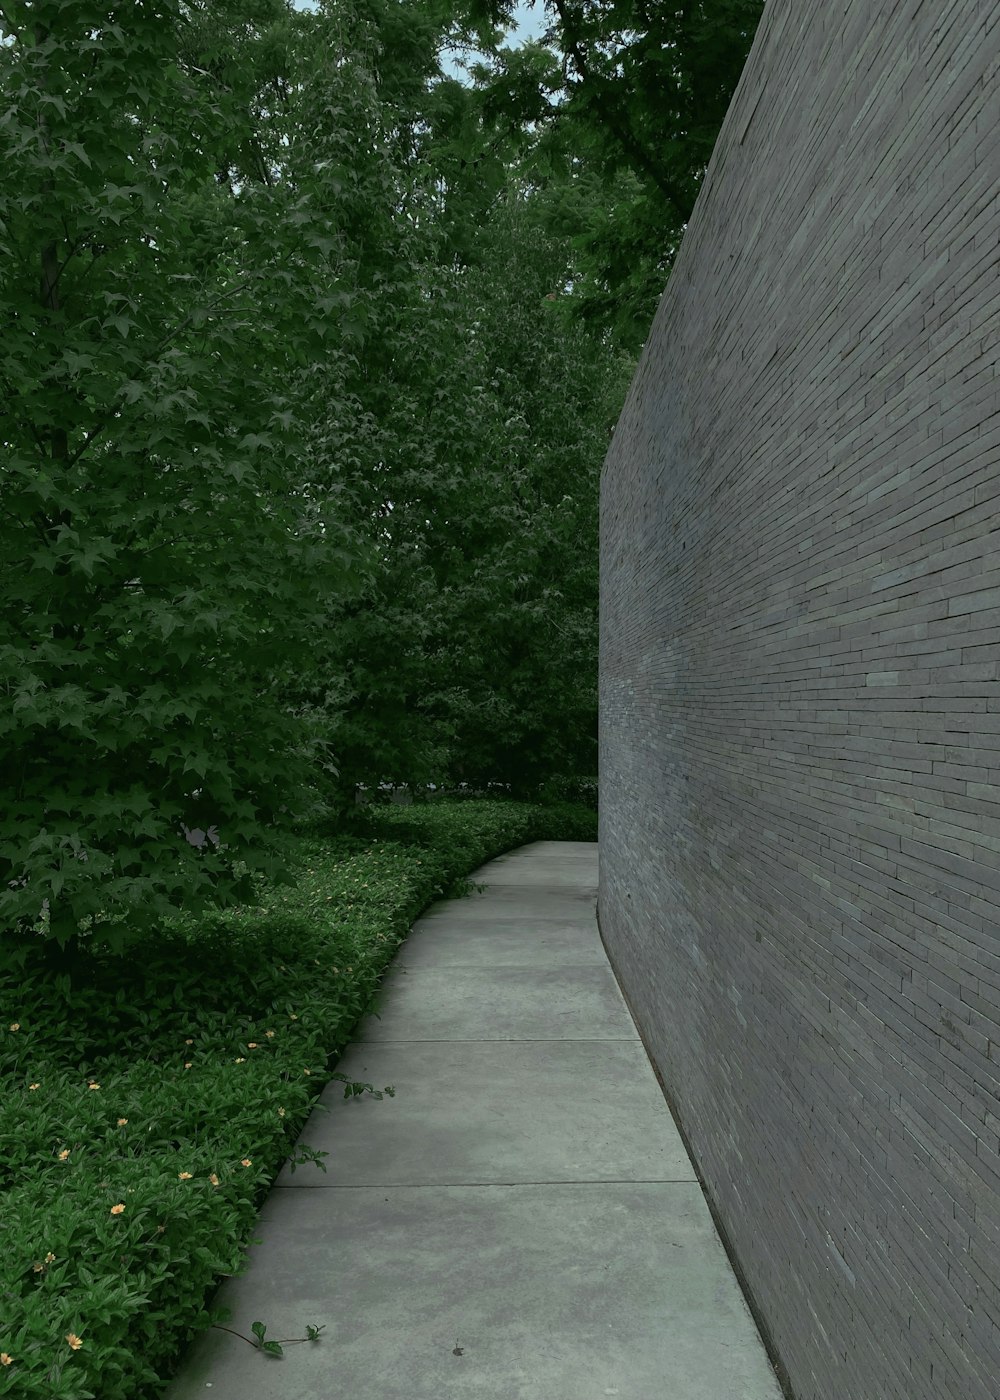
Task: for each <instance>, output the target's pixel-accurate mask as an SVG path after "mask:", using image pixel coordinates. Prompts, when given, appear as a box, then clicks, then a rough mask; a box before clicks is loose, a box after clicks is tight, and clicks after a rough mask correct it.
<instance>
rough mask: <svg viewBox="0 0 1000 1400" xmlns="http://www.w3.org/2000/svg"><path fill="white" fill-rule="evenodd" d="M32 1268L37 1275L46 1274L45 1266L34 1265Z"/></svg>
mask: <svg viewBox="0 0 1000 1400" xmlns="http://www.w3.org/2000/svg"><path fill="white" fill-rule="evenodd" d="M31 1267H32V1268H33V1269H34V1271H35V1273H36V1274H43V1273H44V1272H45V1265H44V1264H32V1266H31Z"/></svg>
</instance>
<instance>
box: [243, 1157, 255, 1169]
mask: <svg viewBox="0 0 1000 1400" xmlns="http://www.w3.org/2000/svg"><path fill="white" fill-rule="evenodd" d="M240 1166H241V1167H252V1166H253V1158H252V1157H244V1158H243V1160H242V1162H240Z"/></svg>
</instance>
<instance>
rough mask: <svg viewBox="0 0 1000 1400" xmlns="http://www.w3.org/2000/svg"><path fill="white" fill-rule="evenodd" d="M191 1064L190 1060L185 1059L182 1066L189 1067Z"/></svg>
mask: <svg viewBox="0 0 1000 1400" xmlns="http://www.w3.org/2000/svg"><path fill="white" fill-rule="evenodd" d="M191 1064H192V1062H191V1061H190V1060H187V1061H186V1062H185V1064H184V1068H185V1069H190V1068H191Z"/></svg>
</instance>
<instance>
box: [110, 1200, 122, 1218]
mask: <svg viewBox="0 0 1000 1400" xmlns="http://www.w3.org/2000/svg"><path fill="white" fill-rule="evenodd" d="M124 1209H125V1204H124V1202H123V1201H119V1202H118V1204H117V1205H116V1206H112V1207H111V1214H112V1215H121V1213H122V1212H123V1211H124Z"/></svg>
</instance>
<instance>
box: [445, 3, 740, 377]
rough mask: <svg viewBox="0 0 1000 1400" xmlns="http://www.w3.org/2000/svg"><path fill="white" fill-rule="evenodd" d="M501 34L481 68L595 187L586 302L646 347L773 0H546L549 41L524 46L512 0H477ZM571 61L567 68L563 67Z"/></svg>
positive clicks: (492, 91)
mask: <svg viewBox="0 0 1000 1400" xmlns="http://www.w3.org/2000/svg"><path fill="white" fill-rule="evenodd" d="M461 8H462V13H463V15H464V16H465V18H466V21H467V22H470V23H478V24H479V26H480V27H481V28H482V29H483V31H484V32H487V31H489V30H490V28H491V26H492V27H493V32H494V34H495V40H494V46H493V51H492V62H491V63H490V64H489V65H483V64H480V65H479V66H478V69H477V70H476V71H477V73H478V78H479V81H480V84H481V85H482V88H483V94H484V100H485V101H486V103H487V104H488V106H489V108H490V110H492V111H493V112H494V113H495V114H496V116H497V119H498V120H499V121H506V123H507V124H508V126H512V127H515V128H518V129H521V128H523V124H524V122H525V121H526V120H530V121H531V122H533V123H534V124H535V126H536V129H537V131H538V140H539V144H540V145H541V146H542V147H546V146H551V147H554V148H555V149H558V150H562V151H564V152H567V153H568V154H569V156H570V157H571V158H572V160H573V161H574V162H575V170H576V178H577V179H578V180H581V181H582V182H583V184H584V191H582V192H586V191H587V188H588V186H590V182H591V181H595V182H596V187H597V189H598V190H599V197H598V198H597V199H590V198H585V199H584V201H583V202H582V203H581V205H580V208H579V223H578V226H577V230H576V239H577V245H578V249H579V252H580V255H581V269H582V273H583V275H582V277H581V281H580V284H579V287H578V291H577V301H576V307H577V310H578V313H579V314H580V316H581V317H582V318H583V320H584V321H585V323H587V324H590V325H593V326H595V327H599V328H604V329H609V330H611V331H612V332H613V333H614V335H615V338H616V339H617V340H618V342H619V343H620V344H621V345H623V346H625V347H627V348H629V349H631V350H633V351H635V350H637V349H638V348H639V347H640V346H641V345H642V343H643V341H644V340H645V337H646V334H647V331H648V327H649V323H650V321H651V319H652V316H653V313H654V311H655V309H656V304H657V302H658V300H659V298H660V295H661V294H662V291H663V287H664V284H665V283H666V280H667V277H668V276H669V272H670V267H671V266H672V263H673V259H674V257H675V255H676V253H677V250H678V248H679V247H680V243H681V239H682V237H683V234H684V230H685V228H686V226H687V221H688V219H689V218H690V216H691V212H692V210H693V209H694V204H695V200H696V198H697V195H698V191H699V189H700V187H701V181H702V178H703V177H704V174H705V171H706V169H707V167H708V162H709V160H710V158H711V154H712V150H713V147H714V145H715V141H716V138H717V136H718V134H719V129H720V127H721V125H722V121H723V118H724V117H725V114H726V110H727V108H728V106H729V102H730V100H731V98H732V95H733V92H734V91H735V88H736V84H737V82H738V81H739V78H740V74H741V73H742V71H743V65H744V63H745V61H746V57H747V54H748V53H749V51H750V46H751V44H752V42H753V37H754V34H755V32H756V28H757V24H758V22H759V20H760V16H761V13H762V11H763V8H764V0H685V3H675V0H545V3H544V11H545V14H546V16H547V18H548V19H549V21H550V23H549V28H548V30H547V32H546V34H545V38H544V41H543V42H542V43H540V44H536V45H529V46H525V47H522V48H521V49H520V50H511V49H509V48H504V47H503V46H502V35H503V33H504V32H505V31H506V30H507V29H509V27H510V24H511V17H512V10H513V7H512V5H511V4H510V3H508V0H499V3H498V0H467V3H466V4H465V5H463V6H462V7H461ZM556 75H558V81H556V80H555V78H556Z"/></svg>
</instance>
